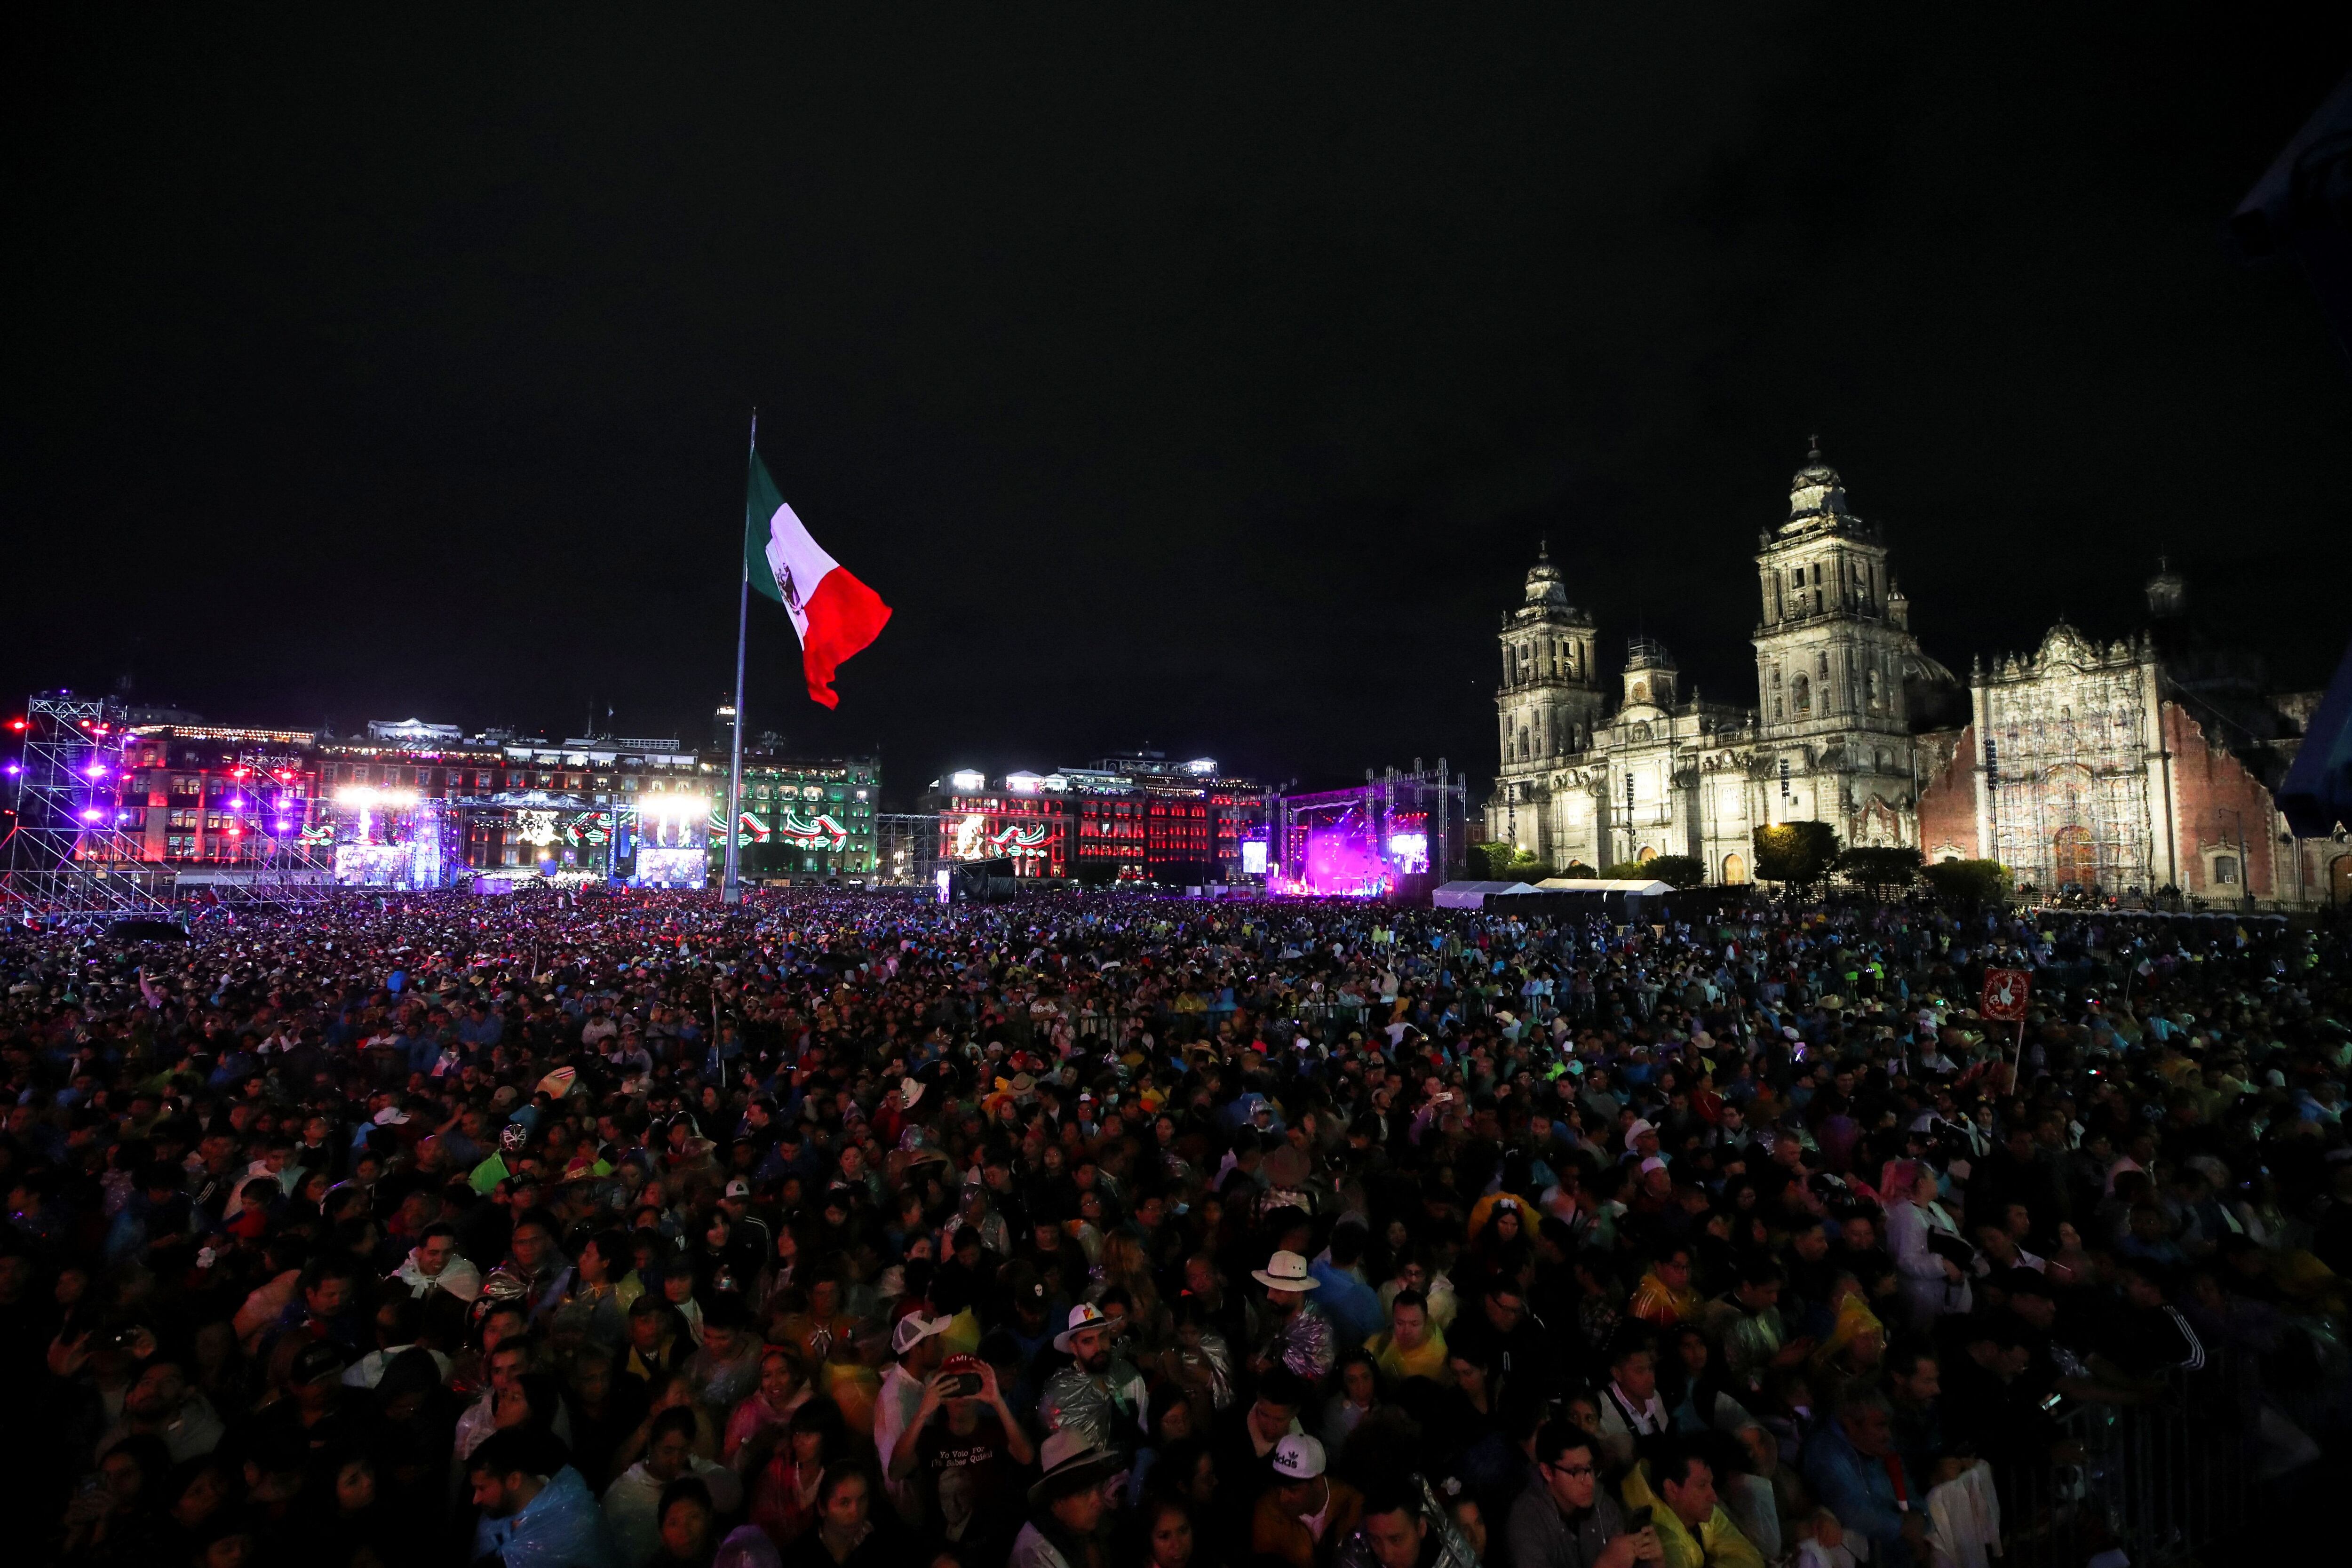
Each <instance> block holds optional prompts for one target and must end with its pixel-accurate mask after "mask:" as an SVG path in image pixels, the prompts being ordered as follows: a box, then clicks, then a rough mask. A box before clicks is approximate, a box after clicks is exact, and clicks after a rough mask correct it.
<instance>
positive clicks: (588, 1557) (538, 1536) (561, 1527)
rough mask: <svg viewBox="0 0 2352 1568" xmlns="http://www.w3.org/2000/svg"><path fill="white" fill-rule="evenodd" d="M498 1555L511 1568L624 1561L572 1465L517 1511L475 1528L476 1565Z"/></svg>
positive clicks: (599, 1566)
mask: <svg viewBox="0 0 2352 1568" xmlns="http://www.w3.org/2000/svg"><path fill="white" fill-rule="evenodd" d="M493 1555H496V1556H498V1557H499V1558H501V1559H503V1560H504V1562H505V1563H506V1568H615V1565H616V1564H617V1563H619V1562H620V1556H619V1554H618V1553H617V1552H614V1549H613V1537H612V1532H611V1531H608V1530H607V1529H606V1528H605V1526H604V1510H603V1509H601V1508H599V1507H597V1506H596V1497H595V1494H594V1493H593V1492H591V1491H590V1490H589V1489H588V1483H587V1482H586V1481H584V1480H583V1479H581V1478H580V1472H579V1471H578V1470H575V1469H573V1468H572V1467H571V1466H569V1465H566V1466H564V1467H563V1468H562V1469H560V1470H558V1471H556V1472H555V1474H553V1475H551V1476H550V1477H548V1478H547V1485H545V1486H543V1487H541V1489H540V1491H539V1495H538V1496H537V1497H535V1498H533V1499H531V1500H530V1501H529V1502H527V1503H525V1504H523V1506H522V1507H520V1508H519V1509H517V1510H515V1511H514V1512H512V1513H510V1514H508V1515H507V1516H506V1517H505V1518H503V1519H484V1520H483V1521H481V1523H479V1524H478V1525H477V1526H475V1527H474V1559H475V1561H477V1562H479V1561H480V1560H481V1559H483V1558H485V1557H489V1556H493Z"/></svg>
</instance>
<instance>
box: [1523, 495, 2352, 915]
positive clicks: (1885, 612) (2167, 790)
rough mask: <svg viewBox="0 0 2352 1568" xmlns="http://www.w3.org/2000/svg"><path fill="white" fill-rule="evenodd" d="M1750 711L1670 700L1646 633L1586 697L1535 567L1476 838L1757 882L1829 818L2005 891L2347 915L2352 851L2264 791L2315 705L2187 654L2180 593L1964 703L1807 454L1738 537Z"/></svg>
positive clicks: (1538, 851) (1968, 687) (1571, 866)
mask: <svg viewBox="0 0 2352 1568" xmlns="http://www.w3.org/2000/svg"><path fill="white" fill-rule="evenodd" d="M1756 568H1757V592H1758V616H1757V624H1756V630H1755V634H1754V637H1753V639H1752V640H1753V642H1754V645H1755V649H1756V692H1755V700H1754V703H1753V704H1752V705H1747V706H1743V705H1739V704H1734V703H1727V702H1717V701H1709V700H1702V699H1701V697H1700V696H1699V693H1698V690H1697V689H1696V686H1691V687H1689V688H1688V689H1685V684H1684V681H1683V679H1682V672H1681V671H1680V670H1679V669H1678V668H1676V667H1675V660H1674V657H1673V656H1672V654H1670V653H1669V652H1668V651H1667V650H1666V648H1665V647H1664V646H1663V645H1662V644H1660V643H1658V642H1657V641H1655V640H1654V639H1652V638H1649V637H1635V638H1633V639H1632V641H1631V642H1630V643H1629V644H1628V646H1627V649H1626V657H1625V662H1624V665H1623V668H1622V671H1621V672H1620V674H1619V678H1618V685H1617V689H1616V690H1615V691H1614V692H1613V693H1612V692H1611V691H1610V690H1609V689H1608V688H1607V687H1606V686H1605V685H1604V678H1603V676H1602V674H1601V666H1600V659H1599V654H1598V643H1599V628H1598V626H1597V624H1596V622H1595V621H1594V619H1593V616H1592V615H1591V612H1590V611H1588V610H1586V609H1584V608H1582V607H1580V606H1578V605H1574V604H1572V603H1570V599H1569V595H1568V590H1567V587H1566V584H1564V583H1563V582H1562V580H1561V577H1560V573H1559V568H1558V567H1557V566H1555V565H1553V564H1552V563H1551V560H1550V558H1549V552H1548V551H1547V552H1539V553H1538V557H1537V561H1536V564H1535V566H1534V567H1533V568H1532V569H1531V570H1530V571H1529V572H1528V577H1527V593H1526V597H1525V600H1524V601H1523V602H1522V603H1521V604H1520V605H1519V606H1518V607H1517V609H1516V610H1512V611H1509V612H1507V613H1506V615H1505V616H1504V617H1503V625H1502V630H1501V633H1500V635H1499V639H1498V640H1499V642H1500V644H1501V648H1502V658H1503V679H1502V684H1501V686H1500V687H1499V688H1498V689H1497V690H1496V694H1495V707H1496V725H1497V730H1498V740H1499V742H1500V749H1501V758H1502V766H1501V769H1500V771H1499V773H1498V775H1497V777H1496V784H1495V790H1494V793H1493V795H1492V796H1491V797H1490V798H1489V800H1488V803H1487V806H1486V836H1487V837H1488V838H1489V839H1494V840H1501V841H1504V842H1507V843H1509V844H1512V845H1514V846H1516V847H1519V848H1520V849H1522V850H1524V851H1526V852H1527V853H1528V854H1530V855H1532V856H1533V857H1534V858H1537V859H1538V860H1541V861H1543V862H1545V863H1546V864H1548V865H1549V866H1551V867H1553V868H1557V869H1558V870H1559V871H1560V872H1561V873H1562V874H1565V875H1571V876H1573V875H1590V874H1592V873H1594V872H1596V871H1598V870H1599V869H1600V868H1603V867H1607V866H1612V865H1617V864H1620V863H1622V862H1626V861H1643V860H1649V859H1652V858H1656V857H1658V856H1662V855H1675V856H1687V857H1690V858H1694V859H1696V860H1697V861H1699V862H1700V863H1701V864H1702V865H1704V866H1705V867H1706V871H1707V877H1708V879H1710V880H1712V881H1716V882H1723V883H1738V882H1745V881H1747V880H1748V879H1750V877H1751V876H1752V874H1753V871H1752V862H1753V858H1754V853H1755V851H1754V847H1753V846H1754V834H1755V830H1756V829H1758V828H1759V827H1764V826H1771V825H1774V824H1778V823H1784V822H1791V821H1815V822H1825V823H1828V824H1829V825H1830V826H1832V827H1833V828H1834V829H1835V830H1836V831H1837V834H1838V837H1839V839H1840V841H1841V842H1842V843H1844V844H1847V845H1902V846H1909V847H1916V848H1918V849H1920V850H1922V851H1923V852H1924V853H1926V854H1927V857H1928V858H1929V859H1931V860H1942V859H1949V858H1961V859H1975V858H1984V859H1998V860H2000V862H2001V863H2002V864H2004V865H2006V866H2008V867H2010V868H2011V871H2012V872H2013V873H2014V875H2015V878H2016V880H2017V882H2018V884H2019V885H2020V886H2021V888H2033V889H2042V890H2046V891H2053V892H2054V891H2057V890H2060V889H2066V888H2069V887H2074V888H2081V889H2097V890H2099V891H2103V892H2110V893H2115V894H2117V895H2122V896H2126V897H2140V896H2147V895H2151V894H2155V893H2158V892H2162V891H2165V890H2167V889H2169V890H2171V891H2173V892H2176V893H2178V894H2179V895H2181V896H2183V897H2185V898H2192V899H2198V900H2203V901H2204V902H2206V903H2208V904H2213V903H2216V902H2219V903H2224V904H2236V903H2241V902H2254V903H2260V904H2264V905H2270V906H2302V907H2308V906H2312V905H2326V904H2328V903H2330V902H2343V901H2347V900H2352V843H2347V836H2346V834H2345V832H2344V830H2343V827H2342V826H2341V825H2339V826H2338V827H2337V830H2336V833H2335V834H2334V836H2333V837H2330V838H2321V839H2307V840H2299V839H2296V838H2294V837H2292V836H2291V835H2289V834H2288V833H2287V832H2286V829H2285V825H2284V820H2283V819H2282V818H2281V817H2280V816H2278V813H2277V811H2276V809H2275V806H2274V805H2273V803H2272V799H2271V795H2270V790H2271V786H2272V785H2273V784H2276V783H2277V781H2278V778H2279V777H2280V776H2281V775H2282V774H2284V771H2285V769H2286V766H2287V763H2289V762H2291V761H2292V760H2293V757H2294V747H2295V744H2296V743H2297V742H2298V741H2299V739H2300V736H2301V733H2302V724H2303V722H2304V721H2305V720H2307V719H2308V717H2309V715H2310V711H2311V709H2312V707H2313V706H2314V705H2315V701H2316V698H2317V694H2316V693H2307V692H2298V693H2284V694H2273V693H2270V692H2267V691H2266V690H2265V689H2264V683H2263V676H2262V671H2261V667H2260V665H2259V663H2258V662H2257V661H2254V660H2252V659H2249V658H2244V657H2243V656H2233V655H2230V654H2226V653H2221V652H2218V651H2216V650H2214V649H2211V648H2210V647H2206V646H2204V645H2203V644H2202V643H2201V642H2200V640H2199V639H2198V638H2197V637H2196V636H2195V635H2194V633H2193V632H2192V630H2191V629H2190V627H2189V621H2188V618H2187V616H2186V595H2187V587H2186V584H2185V583H2183V582H2182V580H2181V579H2180V578H2179V575H2178V574H2173V573H2171V572H2169V571H2162V572H2159V573H2158V575H2157V576H2156V577H2155V578H2153V579H2151V580H2150V581H2149V583H2148V584H2147V595H2148V605H2149V626H2147V629H2145V630H2143V631H2142V632H2141V633H2140V634H2139V635H2138V636H2137V637H2134V638H2131V639H2127V640H2123V641H2115V642H2109V643H2104V644H2103V643H2101V642H2099V641H2097V640H2096V639H2094V638H2090V637H2085V636H2084V634H2083V633H2081V632H2079V631H2077V630H2075V629H2074V627H2072V626H2067V625H2065V624H2064V623H2063V622H2061V623H2060V624H2059V625H2058V626H2055V627H2053V629H2052V631H2051V632H2050V634H2049V636H2048V637H2045V638H2044V639H2043V642H2042V647H2041V648H2040V649H2038V650H2037V651H2036V652H2035V653H2033V654H2032V655H2028V656H2023V657H2021V656H2018V655H2015V654H2011V655H2009V656H2006V657H2003V658H1996V659H1993V660H1992V661H1990V663H1988V662H1987V661H1986V660H1985V659H1983V658H1979V659H1978V660H1977V662H1976V663H1975V665H1974V666H1973V668H1971V671H1970V674H1969V679H1968V680H1967V681H1966V682H1965V683H1963V682H1961V681H1960V680H1959V679H1958V678H1956V677H1955V676H1954V675H1953V674H1952V672H1951V671H1950V670H1949V669H1948V668H1945V667H1944V666H1943V665H1941V664H1938V663H1937V661H1936V660H1935V659H1933V658H1929V657H1928V656H1927V654H1925V653H1924V652H1922V651H1921V649H1920V647H1919V644H1918V641H1917V639H1916V638H1915V637H1913V636H1912V635H1911V629H1910V606H1909V602H1908V601H1907V600H1906V598H1905V597H1904V594H1903V590H1902V589H1901V587H1899V586H1898V585H1897V584H1896V583H1895V579H1894V576H1893V574H1892V573H1891V571H1890V570H1889V565H1888V560H1887V546H1886V539H1885V533H1884V532H1883V531H1882V530H1881V529H1880V528H1879V527H1878V526H1877V525H1876V524H1874V523H1871V522H1868V521H1864V519H1863V518H1861V517H1860V516H1858V515H1856V514H1855V512H1854V511H1853V510H1852V508H1851V507H1850V506H1849V505H1848V504H1847V500H1846V493H1845V487H1844V484H1843V481H1842V480H1841V479H1839V477H1838V473H1837V470H1836V469H1834V468H1831V467H1829V465H1828V464H1826V463H1825V462H1823V461H1822V455H1821V453H1820V452H1819V451H1818V450H1815V451H1814V452H1812V453H1811V455H1810V456H1809V457H1808V458H1807V460H1806V463H1805V466H1804V467H1803V468H1800V469H1798V470H1797V474H1796V477H1795V479H1793V480H1792V481H1791V482H1790V489H1789V510H1788V515H1787V517H1786V518H1785V519H1784V520H1782V521H1780V523H1778V524H1777V525H1776V526H1773V527H1771V528H1768V529H1766V530H1764V531H1762V532H1761V533H1760V534H1759V537H1758V540H1757V552H1756Z"/></svg>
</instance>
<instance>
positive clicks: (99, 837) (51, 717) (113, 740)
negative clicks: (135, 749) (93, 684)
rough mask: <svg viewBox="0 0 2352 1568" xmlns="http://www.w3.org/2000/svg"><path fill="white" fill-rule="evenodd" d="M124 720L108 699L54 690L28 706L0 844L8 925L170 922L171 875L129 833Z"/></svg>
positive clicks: (1, 893)
mask: <svg viewBox="0 0 2352 1568" xmlns="http://www.w3.org/2000/svg"><path fill="white" fill-rule="evenodd" d="M122 719H123V715H122V712H121V710H120V709H118V708H117V707H115V705H114V704H112V703H110V701H109V700H106V699H105V698H101V697H89V698H84V697H76V696H74V695H73V694H72V693H70V692H64V691H58V692H49V693H47V694H44V695H42V696H39V697H36V698H34V699H32V700H30V701H29V702H27V703H26V705H25V718H24V724H25V731H24V742H25V750H24V754H23V755H22V757H21V758H20V759H18V766H19V768H20V770H21V771H20V772H19V773H17V775H16V804H15V806H14V808H13V811H12V814H11V816H10V818H9V821H8V827H7V833H6V837H5V839H0V912H5V915H6V916H7V918H9V919H11V920H20V921H22V920H39V921H68V920H124V919H153V920H161V919H165V918H168V917H169V916H170V914H171V912H172V905H171V893H172V880H173V878H172V873H171V872H170V871H168V870H165V869H163V868H161V867H150V866H148V865H146V864H144V863H143V862H142V860H141V858H140V844H139V841H138V839H136V838H134V837H131V835H130V834H127V833H125V832H123V831H122V827H121V817H122V807H121V795H120V786H119V784H118V782H117V780H116V777H115V773H116V769H117V768H118V766H119V765H120V762H121V756H120V752H121V730H122Z"/></svg>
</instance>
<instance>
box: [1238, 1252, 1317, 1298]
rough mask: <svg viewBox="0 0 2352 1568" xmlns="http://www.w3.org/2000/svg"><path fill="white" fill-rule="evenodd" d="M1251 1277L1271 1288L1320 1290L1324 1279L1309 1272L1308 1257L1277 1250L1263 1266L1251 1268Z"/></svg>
mask: <svg viewBox="0 0 2352 1568" xmlns="http://www.w3.org/2000/svg"><path fill="white" fill-rule="evenodd" d="M1250 1278H1251V1279H1255V1280H1256V1281H1257V1282H1258V1283H1259V1284H1261V1285H1263V1286H1265V1288H1266V1289H1269V1290H1320V1289H1323V1281H1321V1280H1320V1279H1316V1278H1315V1277H1314V1276H1313V1275H1312V1274H1309V1273H1307V1259H1305V1258H1301V1257H1299V1256H1298V1254H1297V1253H1295V1252H1277V1253H1276V1254H1275V1255H1274V1256H1273V1257H1272V1258H1267V1259H1266V1260H1265V1268H1253V1269H1251V1270H1250Z"/></svg>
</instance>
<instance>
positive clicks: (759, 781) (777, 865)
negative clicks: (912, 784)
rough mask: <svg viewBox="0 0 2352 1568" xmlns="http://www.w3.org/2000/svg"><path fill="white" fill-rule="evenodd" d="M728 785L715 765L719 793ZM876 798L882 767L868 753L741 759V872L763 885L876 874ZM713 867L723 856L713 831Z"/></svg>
mask: <svg viewBox="0 0 2352 1568" xmlns="http://www.w3.org/2000/svg"><path fill="white" fill-rule="evenodd" d="M726 790H727V780H726V773H725V770H724V769H723V768H721V770H720V772H719V781H718V784H717V796H718V798H719V800H720V802H721V803H722V804H721V805H720V809H721V810H722V811H723V810H724V809H725V807H724V804H723V803H724V799H725V795H726ZM881 799H882V767H881V763H879V762H877V760H876V759H874V758H872V757H847V758H835V759H831V760H824V761H795V760H793V759H790V758H786V757H782V756H779V755H777V754H775V753H773V752H763V753H747V754H746V755H745V757H744V758H743V803H742V809H741V811H740V814H739V815H738V817H737V821H736V831H737V833H738V834H739V836H740V842H741V846H742V850H741V854H742V861H741V864H742V874H743V875H744V876H745V877H746V878H748V879H752V880H755V881H761V882H821V881H827V880H832V879H844V878H854V879H859V880H866V879H872V878H874V877H875V876H876V875H877V872H878V870H879V868H880V867H881V860H880V858H879V853H878V851H877V847H876V842H877V841H876V837H875V826H876V813H877V811H878V810H879V809H880V805H881ZM712 845H713V859H712V862H711V865H712V868H713V870H714V872H716V871H718V870H719V869H720V868H721V867H722V862H723V861H724V859H725V857H726V840H725V839H724V838H723V837H720V836H719V835H718V834H715V833H714V834H713V835H712Z"/></svg>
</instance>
